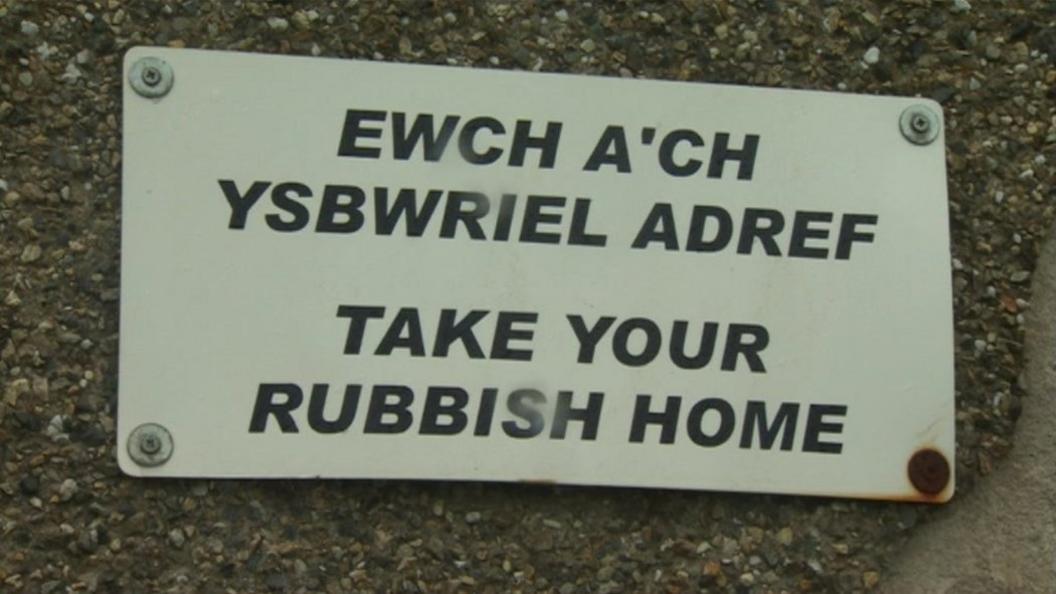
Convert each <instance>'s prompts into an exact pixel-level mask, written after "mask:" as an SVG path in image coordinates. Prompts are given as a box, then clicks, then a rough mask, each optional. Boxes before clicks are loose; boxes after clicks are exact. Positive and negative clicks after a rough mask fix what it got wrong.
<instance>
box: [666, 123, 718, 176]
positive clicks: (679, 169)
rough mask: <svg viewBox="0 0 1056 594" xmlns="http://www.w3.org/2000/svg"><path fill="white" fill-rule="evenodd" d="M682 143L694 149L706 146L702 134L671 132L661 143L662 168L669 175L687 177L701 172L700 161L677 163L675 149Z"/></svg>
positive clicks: (687, 131)
mask: <svg viewBox="0 0 1056 594" xmlns="http://www.w3.org/2000/svg"><path fill="white" fill-rule="evenodd" d="M680 142H687V143H689V145H690V146H692V147H702V146H704V139H703V138H701V137H700V134H697V133H696V132H694V131H692V130H685V129H681V130H673V131H671V132H669V133H668V134H667V135H666V136H664V139H663V140H662V141H661V142H660V155H659V156H660V167H661V168H663V170H664V171H666V172H667V174H668V175H673V176H675V177H686V176H689V175H693V174H694V173H696V172H697V171H699V170H700V166H701V162H700V160H699V159H688V160H686V162H685V163H682V164H681V165H679V164H677V163H675V156H674V155H675V147H677V146H678V144H679V143H680ZM712 158H714V157H712Z"/></svg>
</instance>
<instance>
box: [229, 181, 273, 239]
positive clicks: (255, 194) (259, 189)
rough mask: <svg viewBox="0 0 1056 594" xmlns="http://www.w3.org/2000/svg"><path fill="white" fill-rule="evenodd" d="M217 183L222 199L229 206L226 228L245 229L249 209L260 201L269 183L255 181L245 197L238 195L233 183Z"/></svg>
mask: <svg viewBox="0 0 1056 594" xmlns="http://www.w3.org/2000/svg"><path fill="white" fill-rule="evenodd" d="M217 181H218V182H219V183H220V189H221V190H223V192H224V198H227V203H228V205H230V206H231V218H230V219H229V220H228V221H227V228H228V229H245V228H246V217H247V216H248V215H249V209H250V208H252V207H253V205H254V204H256V203H257V200H260V197H261V196H263V195H264V192H266V191H268V188H269V187H270V186H271V182H266V181H255V182H253V184H252V185H251V186H249V189H248V190H246V193H245V195H242V194H240V193H239V191H238V187H237V186H236V185H235V182H234V181H232V180H229V179H221V180H217Z"/></svg>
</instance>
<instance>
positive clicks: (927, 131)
mask: <svg viewBox="0 0 1056 594" xmlns="http://www.w3.org/2000/svg"><path fill="white" fill-rule="evenodd" d="M940 121H941V120H940V118H939V115H938V114H936V113H935V111H934V110H933V109H932V108H931V107H929V106H927V105H910V106H909V107H907V108H906V109H905V110H903V111H902V115H901V116H899V118H898V127H899V129H900V130H901V131H902V136H903V137H905V139H906V140H908V141H910V142H912V143H913V144H919V145H927V144H931V143H932V142H935V139H936V138H938V137H939V127H940V125H941V124H940Z"/></svg>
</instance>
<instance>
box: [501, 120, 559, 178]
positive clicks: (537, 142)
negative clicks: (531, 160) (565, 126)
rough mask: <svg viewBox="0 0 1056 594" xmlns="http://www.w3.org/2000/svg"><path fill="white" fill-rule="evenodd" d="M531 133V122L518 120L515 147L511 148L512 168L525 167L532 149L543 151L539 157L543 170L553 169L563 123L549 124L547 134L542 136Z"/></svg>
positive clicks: (510, 161)
mask: <svg viewBox="0 0 1056 594" xmlns="http://www.w3.org/2000/svg"><path fill="white" fill-rule="evenodd" d="M531 132H532V122H531V121H529V120H517V125H516V128H514V131H513V146H512V147H510V160H509V164H510V166H512V167H521V166H523V165H524V155H525V153H527V152H528V149H530V148H531V149H538V150H539V151H541V154H540V155H539V167H540V168H541V169H553V168H554V160H555V159H557V142H558V140H559V139H560V138H561V122H548V123H547V124H546V132H545V133H544V134H543V135H542V136H532V135H531Z"/></svg>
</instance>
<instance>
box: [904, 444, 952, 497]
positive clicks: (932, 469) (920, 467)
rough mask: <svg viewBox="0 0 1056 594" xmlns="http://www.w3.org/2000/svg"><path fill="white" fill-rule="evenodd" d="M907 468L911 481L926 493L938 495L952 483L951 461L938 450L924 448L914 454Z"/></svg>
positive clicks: (915, 486) (917, 488)
mask: <svg viewBox="0 0 1056 594" xmlns="http://www.w3.org/2000/svg"><path fill="white" fill-rule="evenodd" d="M907 470H908V472H909V482H911V483H913V487H914V488H915V489H916V490H918V491H920V492H921V493H923V494H925V495H938V494H939V493H942V491H943V490H944V489H946V485H948V484H949V483H950V463H949V462H947V461H946V456H943V455H942V453H941V452H938V451H936V450H932V449H924V450H920V451H919V452H917V453H915V454H913V457H911V458H910V459H909V465H908V468H907Z"/></svg>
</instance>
